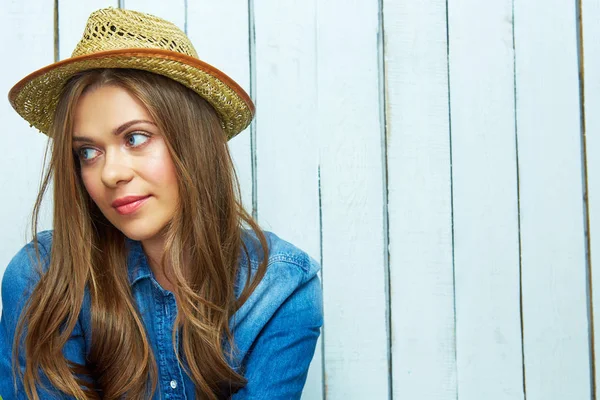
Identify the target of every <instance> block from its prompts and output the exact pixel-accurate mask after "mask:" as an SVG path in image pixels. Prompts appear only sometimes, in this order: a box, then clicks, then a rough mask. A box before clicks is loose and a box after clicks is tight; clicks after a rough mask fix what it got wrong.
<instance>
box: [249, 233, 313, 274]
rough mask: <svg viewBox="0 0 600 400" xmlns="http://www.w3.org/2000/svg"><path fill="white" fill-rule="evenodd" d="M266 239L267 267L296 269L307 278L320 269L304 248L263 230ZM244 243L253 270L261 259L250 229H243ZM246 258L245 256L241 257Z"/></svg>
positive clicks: (258, 246) (258, 247)
mask: <svg viewBox="0 0 600 400" xmlns="http://www.w3.org/2000/svg"><path fill="white" fill-rule="evenodd" d="M263 232H264V234H265V238H266V239H267V246H268V248H269V257H268V261H267V265H268V268H270V267H272V266H277V267H282V266H283V267H284V268H289V269H292V270H297V271H296V272H298V273H299V274H300V275H302V276H303V277H304V278H306V279H309V278H311V277H313V276H314V275H316V274H317V272H318V271H319V270H320V269H321V266H320V265H319V263H318V262H317V261H316V260H315V259H313V258H312V257H310V256H309V255H308V254H307V253H306V252H305V251H304V250H302V249H300V248H298V247H296V246H295V245H293V244H292V243H290V242H288V241H286V240H284V239H282V238H280V237H279V236H277V235H276V234H275V233H273V232H270V231H263ZM243 238H244V244H245V245H246V247H247V249H248V255H249V257H250V263H251V266H252V269H253V270H254V271H255V270H256V269H257V268H258V266H259V264H260V261H261V256H262V251H261V249H260V243H259V242H258V238H257V236H256V233H255V232H253V231H251V230H244V235H243ZM243 259H244V261H245V260H246V258H245V256H244V257H243Z"/></svg>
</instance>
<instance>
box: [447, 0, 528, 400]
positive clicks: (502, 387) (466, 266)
mask: <svg viewBox="0 0 600 400" xmlns="http://www.w3.org/2000/svg"><path fill="white" fill-rule="evenodd" d="M448 25H449V49H450V51H449V65H450V76H449V79H450V98H451V103H450V108H451V131H452V171H453V174H452V176H453V180H452V182H453V204H454V207H453V211H454V244H455V246H454V260H455V285H456V286H455V288H456V342H457V368H458V388H459V393H458V395H459V398H460V399H464V400H478V399H488V398H489V399H491V398H493V399H495V400H499V399H511V400H512V399H514V400H520V399H523V398H524V392H523V367H522V351H521V348H522V342H521V309H520V282H519V280H520V275H519V274H520V266H519V214H518V193H517V186H518V184H517V160H516V158H517V153H516V145H515V122H514V121H515V102H514V52H513V33H512V0H502V1H496V2H490V3H483V2H481V1H477V0H467V1H449V2H448Z"/></svg>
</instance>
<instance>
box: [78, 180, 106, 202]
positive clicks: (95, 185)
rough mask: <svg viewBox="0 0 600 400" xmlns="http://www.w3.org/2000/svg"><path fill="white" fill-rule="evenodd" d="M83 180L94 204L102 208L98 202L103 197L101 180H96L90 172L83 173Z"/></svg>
mask: <svg viewBox="0 0 600 400" xmlns="http://www.w3.org/2000/svg"><path fill="white" fill-rule="evenodd" d="M81 180H82V182H83V186H84V188H85V190H86V191H87V192H88V194H89V195H90V197H91V198H92V200H94V203H96V204H98V206H99V207H100V206H101V205H100V204H99V203H98V200H99V199H100V197H101V190H102V185H101V182H100V180H99V179H96V178H95V177H94V174H92V173H91V172H89V171H86V172H83V171H82V172H81Z"/></svg>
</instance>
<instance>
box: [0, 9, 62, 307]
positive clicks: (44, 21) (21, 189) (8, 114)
mask: <svg viewBox="0 0 600 400" xmlns="http://www.w3.org/2000/svg"><path fill="white" fill-rule="evenodd" d="M0 34H1V35H2V37H3V38H5V40H4V44H3V45H2V46H3V47H2V48H3V51H4V52H5V56H6V57H9V58H10V61H9V62H4V63H2V65H1V66H0V71H1V73H0V94H1V95H2V99H3V101H2V102H0V119H1V120H2V134H0V187H2V188H4V190H5V192H4V194H5V195H4V196H2V200H0V222H1V224H2V229H0V276H1V275H2V274H4V270H5V268H6V266H7V264H8V262H9V261H10V260H11V258H12V257H13V256H14V255H15V253H16V252H17V251H18V250H19V249H20V248H21V247H22V246H23V245H24V244H25V243H26V240H27V239H26V237H29V236H30V235H29V231H30V230H29V221H30V215H31V211H32V209H33V204H34V202H35V199H36V196H37V192H38V186H39V181H40V177H41V171H42V166H43V156H44V151H45V148H46V143H47V137H46V136H45V135H43V134H41V133H39V131H37V130H36V129H34V128H30V127H29V124H28V123H27V122H26V121H25V120H23V119H22V118H21V117H20V116H19V115H18V114H17V113H16V112H15V111H14V110H13V109H12V107H11V106H10V104H9V102H8V101H7V100H6V96H7V94H8V91H9V90H10V88H11V87H12V86H13V85H14V84H15V83H17V82H18V81H19V80H20V79H22V78H24V77H25V76H26V75H27V74H29V73H31V72H33V71H35V70H37V69H39V68H42V67H44V66H46V65H48V64H50V63H52V62H53V61H54V1H53V0H44V1H39V0H35V1H34V0H6V1H2V2H1V3H0ZM25 49H26V50H25ZM50 197H51V196H50ZM45 204H46V207H45V208H44V211H45V212H44V214H43V220H42V221H41V226H40V229H50V228H51V226H52V216H51V209H52V201H51V199H49V200H48V201H47V202H46V203H45ZM0 308H1V306H0Z"/></svg>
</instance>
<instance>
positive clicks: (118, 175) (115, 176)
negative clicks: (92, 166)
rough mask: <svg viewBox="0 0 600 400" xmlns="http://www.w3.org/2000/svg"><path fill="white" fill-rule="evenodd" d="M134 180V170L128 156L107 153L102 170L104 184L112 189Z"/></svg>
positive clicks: (113, 152) (116, 152)
mask: <svg viewBox="0 0 600 400" xmlns="http://www.w3.org/2000/svg"><path fill="white" fill-rule="evenodd" d="M132 178H133V170H132V168H131V165H130V163H129V162H128V159H127V156H126V155H123V154H119V151H112V152H108V151H107V152H106V154H105V157H104V166H103V168H102V183H104V185H106V186H107V187H110V188H116V187H117V186H119V185H121V184H123V183H127V182H129V181H130V180H131V179H132Z"/></svg>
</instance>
